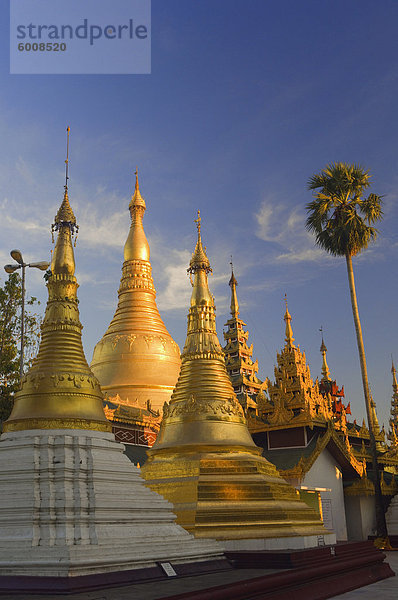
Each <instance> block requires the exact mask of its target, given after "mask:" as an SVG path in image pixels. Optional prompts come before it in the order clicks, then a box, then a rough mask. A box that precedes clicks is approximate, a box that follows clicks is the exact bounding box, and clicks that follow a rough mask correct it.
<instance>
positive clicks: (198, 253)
mask: <svg viewBox="0 0 398 600" xmlns="http://www.w3.org/2000/svg"><path fill="white" fill-rule="evenodd" d="M201 221H202V219H201V216H200V210H198V217H197V219H195V220H194V222H195V223H196V228H197V230H198V241H197V242H196V247H195V250H194V253H193V254H192V258H191V261H190V263H189V268H188V269H187V270H188V273H195V272H196V271H198V270H203V271H205V272H206V273H211V272H212V269H211V267H210V261H209V259H208V258H207V255H206V251H205V250H203V246H202V238H201V234H200V230H201Z"/></svg>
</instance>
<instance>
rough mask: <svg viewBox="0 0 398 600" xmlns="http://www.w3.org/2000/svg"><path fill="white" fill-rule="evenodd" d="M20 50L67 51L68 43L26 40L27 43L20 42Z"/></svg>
mask: <svg viewBox="0 0 398 600" xmlns="http://www.w3.org/2000/svg"><path fill="white" fill-rule="evenodd" d="M18 50H19V51H20V52H24V51H25V52H65V50H66V44H65V43H64V42H61V43H58V42H46V43H45V42H40V43H36V42H33V44H31V43H30V42H26V43H25V44H22V43H20V44H18Z"/></svg>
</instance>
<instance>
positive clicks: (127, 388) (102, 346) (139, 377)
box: [91, 173, 181, 412]
mask: <svg viewBox="0 0 398 600" xmlns="http://www.w3.org/2000/svg"><path fill="white" fill-rule="evenodd" d="M145 209H146V205H145V200H144V199H143V197H142V196H141V193H140V189H139V184H138V175H137V173H136V182H135V190H134V194H133V196H132V199H131V202H130V205H129V210H130V215H131V226H130V231H129V234H128V237H127V241H126V244H125V246H124V263H123V267H122V278H121V282H120V287H119V292H118V295H119V301H118V305H117V309H116V312H115V315H114V317H113V319H112V321H111V323H110V325H109V327H108V330H107V331H106V333H105V335H104V336H103V338H102V339H101V340H100V341H99V342H98V344H97V345H96V346H95V348H94V354H93V360H92V362H91V368H92V370H93V373H94V374H95V375H96V377H97V378H98V380H99V382H100V384H101V388H102V391H103V392H104V394H105V397H106V398H109V399H110V400H112V401H113V402H114V403H120V404H122V405H125V406H134V407H138V408H143V407H145V406H147V405H148V401H149V402H150V406H151V408H152V409H153V411H159V412H161V409H162V406H163V404H164V402H165V401H168V400H169V399H170V396H171V393H172V391H173V388H174V386H175V384H176V381H177V378H178V373H179V371H180V364H181V361H180V350H179V348H178V345H177V344H176V343H175V342H174V340H173V339H172V337H171V335H170V334H169V332H168V331H167V329H166V326H165V324H164V323H163V321H162V318H161V316H160V314H159V311H158V308H157V306H156V290H155V287H154V284H153V279H152V267H151V263H150V261H149V244H148V240H147V239H146V236H145V231H144V228H143V224H142V219H143V216H144V213H145Z"/></svg>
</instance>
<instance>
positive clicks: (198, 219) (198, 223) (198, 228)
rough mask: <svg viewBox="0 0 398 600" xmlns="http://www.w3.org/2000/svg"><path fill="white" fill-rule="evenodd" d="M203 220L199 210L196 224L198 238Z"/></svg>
mask: <svg viewBox="0 0 398 600" xmlns="http://www.w3.org/2000/svg"><path fill="white" fill-rule="evenodd" d="M201 221H202V219H201V216H200V210H198V218H197V219H195V223H196V228H197V230H198V237H199V236H200V223H201Z"/></svg>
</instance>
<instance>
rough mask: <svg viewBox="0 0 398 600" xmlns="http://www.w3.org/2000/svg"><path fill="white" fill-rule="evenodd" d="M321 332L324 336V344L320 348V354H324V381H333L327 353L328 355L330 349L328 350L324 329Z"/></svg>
mask: <svg viewBox="0 0 398 600" xmlns="http://www.w3.org/2000/svg"><path fill="white" fill-rule="evenodd" d="M319 331H320V332H321V334H322V343H321V347H320V353H321V354H322V381H331V379H330V370H329V365H328V363H327V360H326V353H327V351H328V349H327V348H326V345H325V341H324V339H323V329H322V327H321V328H320V330H319Z"/></svg>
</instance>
